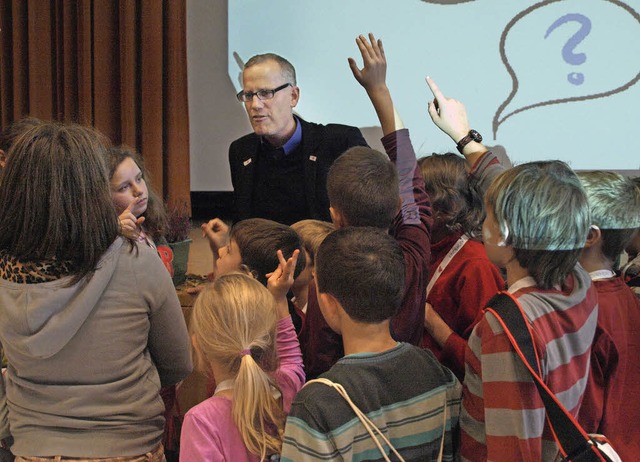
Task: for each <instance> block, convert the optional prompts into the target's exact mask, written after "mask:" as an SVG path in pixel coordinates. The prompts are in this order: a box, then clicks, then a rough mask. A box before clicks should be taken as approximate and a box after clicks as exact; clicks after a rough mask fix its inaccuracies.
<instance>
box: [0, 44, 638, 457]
mask: <svg viewBox="0 0 640 462" xmlns="http://www.w3.org/2000/svg"><path fill="white" fill-rule="evenodd" d="M356 45H357V47H358V49H359V51H360V54H361V57H362V62H363V65H362V67H360V66H359V65H358V64H357V62H356V60H355V59H353V58H349V66H350V68H351V71H352V73H353V76H354V78H355V80H356V81H357V82H358V83H359V84H360V85H361V86H362V87H363V89H364V90H365V91H366V93H367V95H368V97H369V99H370V100H371V103H372V105H373V108H374V110H375V112H376V114H377V116H378V119H379V121H380V126H381V128H382V133H383V138H382V144H383V146H384V149H385V153H381V152H378V151H375V150H373V149H370V148H368V147H360V146H359V147H354V148H351V149H348V150H347V151H346V152H345V153H344V154H342V155H341V156H340V157H339V158H338V159H337V160H336V161H335V162H334V163H333V165H332V166H331V169H330V171H329V174H328V177H327V194H328V197H329V202H330V208H329V213H330V216H331V219H332V222H333V223H326V222H322V221H317V220H303V221H300V222H298V223H295V224H293V225H292V226H287V225H284V224H280V223H277V222H275V221H271V220H267V219H263V218H250V219H245V220H242V221H239V222H237V223H235V224H233V225H232V226H229V225H228V224H227V223H225V222H224V221H223V220H220V219H218V218H214V219H212V220H210V221H208V222H207V223H205V224H203V225H202V233H203V236H204V237H205V238H206V239H207V240H208V242H209V246H210V249H211V252H212V255H213V273H212V275H211V279H212V281H211V282H210V283H209V284H207V285H206V286H205V287H203V288H202V289H201V290H199V291H198V292H199V293H198V294H197V299H196V302H195V306H194V309H193V314H192V317H191V321H190V336H191V346H192V351H193V355H194V360H195V363H196V367H197V368H198V369H200V370H201V371H202V372H204V373H206V374H207V375H208V377H209V379H210V382H209V388H210V394H209V395H210V397H209V398H208V399H206V400H205V401H203V402H202V403H200V404H198V405H196V406H195V407H193V408H191V409H190V410H189V411H188V412H187V413H186V415H185V416H184V422H183V425H182V429H181V435H180V452H179V457H180V460H181V461H183V462H198V461H218V460H233V461H264V460H283V461H301V460H345V461H346V460H352V461H360V460H371V461H374V460H403V461H425V460H434V461H435V460H438V461H440V460H443V461H452V460H459V459H460V460H465V461H484V460H498V461H501V460H526V461H540V460H543V461H553V460H556V459H557V458H558V457H559V456H562V457H564V456H567V454H565V453H563V449H562V448H561V447H559V445H558V442H557V435H556V434H555V433H554V432H553V431H552V430H551V427H550V425H549V423H548V421H547V420H546V418H545V415H546V410H545V404H544V402H543V400H542V399H541V397H540V395H539V392H538V389H537V388H536V386H535V384H534V381H533V380H532V378H531V375H530V374H529V371H528V370H527V368H526V367H525V365H524V363H523V362H522V361H521V360H520V358H519V356H518V354H517V353H516V351H515V349H514V347H513V345H512V343H511V341H510V338H509V333H508V332H506V331H505V329H504V327H503V325H502V324H501V323H500V322H499V321H498V319H497V317H496V316H495V315H494V314H493V313H491V312H488V311H484V308H485V307H486V306H487V304H488V303H489V301H490V299H491V298H492V297H493V296H494V295H495V294H497V293H499V292H501V291H504V290H507V291H508V293H509V294H511V296H512V297H513V299H514V300H515V301H516V303H517V305H518V306H519V308H520V310H521V311H522V313H523V315H524V316H525V318H526V321H527V323H528V328H529V330H530V332H531V334H532V337H533V339H534V348H535V353H536V355H537V358H538V361H539V365H540V370H541V371H542V378H543V380H544V382H545V383H546V385H547V386H548V387H549V388H550V390H551V391H552V392H553V393H554V394H555V396H556V398H557V400H558V402H560V403H561V404H562V405H563V406H564V407H565V408H566V409H567V410H568V411H569V413H570V414H571V415H572V416H573V417H574V418H575V419H576V420H577V421H578V422H579V423H580V424H581V425H582V427H583V428H584V429H585V430H586V431H587V432H589V433H603V434H605V435H607V436H608V437H609V439H610V440H611V441H612V443H613V446H614V447H615V448H616V450H617V451H618V453H619V454H620V456H621V457H622V459H623V460H635V457H640V443H639V441H640V432H639V431H638V429H636V428H635V426H633V425H630V423H632V422H635V421H637V420H638V417H640V405H638V404H637V400H634V399H633V393H634V386H635V385H636V384H637V383H638V382H639V381H640V365H639V364H638V363H636V362H635V361H634V357H635V355H637V354H639V353H640V341H639V337H638V330H639V329H640V298H639V297H638V296H636V295H637V293H636V294H634V292H633V291H632V288H631V287H635V288H636V289H637V286H638V285H639V284H638V282H637V279H638V271H637V268H638V267H639V266H640V264H639V263H638V260H639V259H640V256H638V250H639V248H640V245H638V240H639V239H640V236H639V234H640V233H639V231H638V230H639V229H640V185H639V184H638V182H637V181H636V182H635V183H634V182H633V181H632V180H630V179H628V178H625V177H623V176H621V175H618V174H615V173H611V172H582V173H579V174H576V173H574V172H573V171H572V170H571V169H570V168H569V167H568V166H567V165H566V164H565V163H563V162H560V161H553V160H550V161H536V162H529V163H525V164H521V165H517V166H515V167H510V166H506V165H505V164H504V163H503V162H501V160H500V159H499V157H497V156H496V155H495V154H493V153H491V152H490V151H488V150H487V149H486V148H485V147H484V146H483V145H482V144H481V141H482V140H481V138H479V137H477V136H475V135H474V134H473V130H471V126H470V124H469V121H468V119H467V113H466V110H465V107H464V105H463V104H462V103H460V102H459V101H456V100H454V99H452V98H448V97H446V96H445V95H444V94H443V93H442V91H441V90H440V88H439V87H438V86H437V85H436V83H435V82H434V81H433V80H432V79H430V78H427V86H428V88H429V89H430V90H431V92H432V93H433V96H434V98H433V100H432V101H430V102H429V105H428V113H429V115H430V117H431V119H432V121H433V123H434V124H435V125H436V126H437V127H438V128H440V129H441V130H442V131H443V132H444V133H445V134H446V135H447V136H449V137H450V138H451V139H452V140H453V142H454V143H455V144H457V147H458V150H459V151H460V153H461V154H462V155H461V156H460V155H457V154H451V153H448V154H443V155H436V154H434V155H432V156H428V157H425V158H422V159H419V160H418V159H417V158H416V154H415V151H414V149H413V146H412V144H411V140H410V136H409V131H408V130H407V129H406V128H404V126H403V124H402V121H401V119H400V117H399V114H398V111H397V110H396V108H395V107H394V103H393V100H392V98H391V93H390V90H389V88H388V87H387V84H386V72H387V59H386V56H385V52H384V48H383V45H382V42H381V40H379V39H376V38H375V37H374V36H373V34H369V36H368V37H364V36H359V37H357V38H356ZM0 141H3V143H4V144H3V145H1V146H0V148H1V149H0V167H1V168H2V169H3V170H5V171H3V172H2V176H1V177H0V178H1V181H0V201H1V203H3V204H9V202H12V203H13V206H12V207H4V208H3V209H2V210H0V342H1V343H2V346H3V347H4V350H5V353H6V359H7V365H8V367H7V372H6V378H5V380H4V382H1V383H0V385H2V386H0V391H1V394H0V406H1V408H0V419H1V420H2V421H1V422H0V424H1V425H0V431H1V432H2V434H1V435H0V437H2V438H4V439H3V443H5V442H6V443H7V444H6V446H7V447H9V446H11V444H13V445H12V446H11V449H12V450H13V451H14V453H15V455H16V456H17V458H16V460H18V461H53V460H65V459H66V458H74V459H73V460H100V461H105V462H106V461H112V460H118V461H140V462H142V461H162V460H164V454H163V446H162V444H161V442H163V441H164V444H165V446H166V445H167V444H168V441H169V439H168V435H167V433H165V435H164V439H163V438H162V421H163V419H162V409H161V407H162V406H161V404H160V403H161V402H162V400H161V399H160V396H162V398H163V399H164V404H165V414H164V417H165V419H167V420H170V418H171V414H170V411H171V410H172V409H173V403H174V401H175V384H176V383H177V382H179V381H180V380H181V379H183V378H184V377H185V376H186V374H187V373H188V372H189V371H190V370H191V361H190V359H189V357H188V353H187V350H188V348H187V346H185V345H188V341H189V339H188V335H187V332H186V327H185V324H184V320H183V318H182V315H181V313H180V310H179V305H178V303H177V299H176V297H175V292H174V291H173V287H172V286H171V282H170V279H169V277H168V275H167V272H166V271H161V269H162V264H161V262H160V259H158V258H155V256H154V254H155V253H156V252H155V251H156V248H157V247H158V246H161V245H163V244H164V241H163V231H164V227H165V212H164V208H163V205H162V202H161V201H160V200H159V198H158V197H157V195H156V194H155V193H154V192H153V190H152V188H151V187H149V185H148V184H147V179H148V178H146V172H145V169H144V164H143V161H142V157H141V156H140V155H139V154H138V153H136V152H135V151H134V150H132V149H130V148H127V147H124V146H121V147H114V148H108V147H107V146H106V141H105V140H104V139H102V138H101V137H100V136H99V135H98V134H96V133H95V132H93V131H91V130H90V129H85V128H82V127H77V126H65V125H61V124H49V123H45V122H42V121H39V120H37V119H25V120H23V121H21V122H20V123H19V124H14V126H13V127H12V128H11V130H8V131H7V132H6V133H5V136H4V137H0ZM5 141H6V142H5ZM10 146H11V149H9V147H10ZM69 146H79V148H78V152H71V151H72V149H70V147H69ZM38 149H40V151H38ZM80 155H82V156H84V158H83V159H80ZM47 156H50V157H51V158H52V159H55V160H57V161H58V162H60V165H53V166H52V165H51V164H52V163H53V162H50V160H49V159H48V158H47ZM73 162H76V163H78V164H82V165H76V166H74V165H72V163H73ZM5 163H6V169H5ZM25 169H31V170H32V171H35V172H38V173H39V175H40V176H39V177H38V181H39V182H40V183H41V185H40V186H41V188H40V190H37V191H36V194H33V195H32V194H31V193H30V191H29V187H25V185H24V184H20V183H19V178H21V175H22V176H24V174H25V173H24V171H25ZM65 188H69V190H66V193H67V194H66V195H64V194H62V195H61V193H62V192H65ZM73 188H76V189H78V188H80V189H82V193H81V194H75V193H74V190H73ZM85 189H86V191H85ZM87 191H91V193H89V192H87ZM75 192H78V191H75ZM16 194H17V196H16ZM76 195H77V196H78V197H74V196H76ZM58 196H60V197H58ZM14 197H17V199H14ZM48 204H51V205H50V208H52V210H51V211H48V210H47V205H48ZM104 204H107V205H108V207H105V206H104ZM96 207H102V209H100V210H99V211H98V210H95V208H96ZM105 208H108V209H109V210H105ZM20 210H22V211H20ZM69 210H75V211H76V212H77V213H78V214H82V217H81V218H82V219H80V218H78V219H75V218H73V217H69V222H68V226H62V225H61V224H60V221H61V220H60V218H59V217H58V216H54V215H52V213H58V214H61V213H63V211H67V212H68V211H69ZM45 212H46V213H45ZM36 213H40V214H41V215H42V216H39V217H38V216H36V215H35V214H36ZM86 218H91V219H93V220H100V221H101V224H99V223H95V222H94V223H85V222H86V220H85V219H86ZM16 220H18V221H16ZM65 224H66V223H65ZM16 236H20V239H17V238H16ZM25 236H28V239H26V238H25ZM70 242H79V243H81V244H82V246H81V247H78V248H75V247H70V246H69V243H70ZM625 250H626V251H627V253H628V254H629V261H628V263H626V265H625V266H623V267H622V269H621V273H617V271H619V270H620V268H619V266H620V264H619V263H620V262H619V259H620V255H621V254H622V253H623V252H624V251H625ZM165 263H166V262H165ZM158 268H160V270H159V269H158ZM168 269H169V271H171V270H170V268H168ZM634 271H635V272H634ZM627 283H628V284H627ZM159 286H161V287H159ZM167 287H170V289H171V290H169V289H167ZM129 294H131V300H126V298H127V297H128V296H129ZM50 300H54V302H55V304H56V305H55V307H54V308H50V309H49V308H48V307H49V306H50V304H51V302H50ZM23 311H24V312H23ZM125 321H126V322H125ZM134 329H138V330H137V331H135V332H134ZM168 341H169V342H171V344H170V345H166V342H168ZM117 342H120V346H119V347H118V348H117V349H115V350H113V351H111V350H110V348H112V345H113V344H114V343H117ZM87 355H88V357H89V358H91V363H90V364H86V361H84V359H83V358H84V357H85V356H87ZM118 368H119V369H118ZM0 377H1V376H0ZM305 382H306V384H305ZM119 399H121V401H118V400H119ZM92 400H94V401H92ZM127 406H128V407H127ZM109 409H111V410H112V412H111V413H110V412H109ZM12 440H13V442H12ZM61 456H62V459H60V457H61ZM574 456H575V455H574Z"/></svg>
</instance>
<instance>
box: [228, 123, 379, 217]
mask: <svg viewBox="0 0 640 462" xmlns="http://www.w3.org/2000/svg"><path fill="white" fill-rule="evenodd" d="M298 120H300V123H301V124H302V142H301V148H302V150H303V153H304V155H303V158H304V179H303V181H304V182H305V192H306V198H307V207H308V212H309V213H308V215H309V216H308V218H313V219H317V220H324V221H331V216H330V214H329V199H328V197H327V173H328V171H329V167H331V164H332V163H333V161H334V160H335V159H336V158H338V156H340V154H342V153H343V152H344V151H346V150H347V149H349V148H350V147H353V146H367V142H366V141H365V140H364V138H363V136H362V133H360V130H359V129H358V128H356V127H350V126H348V125H339V124H329V125H321V124H315V123H312V122H306V121H304V120H302V119H300V118H298ZM259 147H260V137H259V136H257V135H256V134H255V133H250V134H249V135H245V136H243V137H242V138H239V139H237V140H235V141H234V142H233V143H231V146H229V166H230V168H231V183H232V184H233V193H234V194H233V195H234V202H235V219H236V221H239V220H244V219H245V218H253V216H254V215H253V210H252V201H251V197H252V191H253V184H254V169H255V166H256V165H257V162H256V156H257V154H258V150H259ZM286 206H287V204H282V207H286Z"/></svg>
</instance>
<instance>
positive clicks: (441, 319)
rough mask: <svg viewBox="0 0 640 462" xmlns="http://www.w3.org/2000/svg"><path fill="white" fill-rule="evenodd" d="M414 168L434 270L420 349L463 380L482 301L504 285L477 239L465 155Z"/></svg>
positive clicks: (427, 160) (431, 159)
mask: <svg viewBox="0 0 640 462" xmlns="http://www.w3.org/2000/svg"><path fill="white" fill-rule="evenodd" d="M418 165H419V166H420V169H421V171H422V176H423V177H424V183H425V189H426V190H427V192H428V193H429V196H430V197H431V205H432V207H433V227H432V231H431V233H432V234H431V236H432V240H431V258H432V262H433V263H432V268H433V272H432V275H431V279H430V281H429V284H428V286H427V304H426V307H425V334H424V337H423V339H422V346H423V348H429V349H430V350H431V351H432V352H433V353H434V354H435V355H436V357H437V358H438V360H440V362H442V363H443V364H444V365H445V366H447V367H448V368H449V369H451V370H452V371H453V372H454V373H455V374H456V375H457V376H458V378H459V379H460V380H462V379H463V378H464V354H465V349H466V346H467V340H468V339H469V336H470V335H471V331H472V330H473V328H474V326H475V325H476V324H477V322H478V321H479V320H480V318H481V316H482V309H483V308H484V306H485V305H486V303H487V302H488V301H489V300H490V299H491V297H493V296H494V295H495V294H496V293H498V291H500V290H503V289H504V286H505V284H504V280H503V278H502V276H501V275H500V271H499V270H498V268H497V267H496V266H495V265H494V264H493V263H491V262H490V261H489V258H488V257H487V252H486V251H485V249H484V247H483V245H482V243H481V242H480V240H479V239H478V236H479V235H480V228H481V224H482V220H483V218H484V211H483V206H482V198H481V197H480V195H479V194H478V193H477V192H476V191H475V189H474V188H473V187H472V186H471V185H470V184H469V181H468V173H467V170H466V161H465V159H464V157H462V156H459V155H457V154H452V153H447V154H433V155H431V156H428V157H423V158H421V159H419V160H418Z"/></svg>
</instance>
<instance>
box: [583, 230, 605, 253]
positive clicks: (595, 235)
mask: <svg viewBox="0 0 640 462" xmlns="http://www.w3.org/2000/svg"><path fill="white" fill-rule="evenodd" d="M601 240H602V231H600V228H598V227H597V226H596V225H591V227H590V228H589V234H587V242H585V244H584V246H585V248H587V249H588V248H591V247H593V246H594V245H596V244H597V243H599V242H600V241H601Z"/></svg>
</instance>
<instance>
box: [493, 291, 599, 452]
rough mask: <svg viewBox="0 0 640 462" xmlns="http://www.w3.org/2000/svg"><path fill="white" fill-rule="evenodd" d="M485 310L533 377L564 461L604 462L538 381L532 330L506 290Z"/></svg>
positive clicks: (554, 398)
mask: <svg viewBox="0 0 640 462" xmlns="http://www.w3.org/2000/svg"><path fill="white" fill-rule="evenodd" d="M485 311H486V312H489V313H491V314H493V315H494V316H495V317H496V319H497V320H498V322H499V323H500V324H501V325H502V328H503V329H504V332H505V334H506V335H507V337H508V338H509V341H510V342H511V345H512V346H513V348H514V350H515V351H516V353H517V354H518V356H519V357H520V359H521V360H522V362H523V363H524V365H525V366H526V368H527V370H528V371H529V373H530V374H531V376H532V377H533V380H534V383H535V385H536V387H537V388H538V392H539V393H540V397H541V398H542V401H543V402H544V407H545V409H546V415H547V422H549V426H550V427H551V432H552V433H553V436H554V438H555V440H556V442H557V443H558V447H559V448H560V451H561V452H562V455H563V456H564V460H584V461H602V462H608V461H609V458H608V457H606V456H605V455H603V454H602V453H601V452H600V451H599V450H598V449H597V446H596V443H595V442H594V441H592V439H591V437H590V436H589V435H587V433H586V432H585V431H584V430H583V429H582V427H581V426H580V424H579V423H578V422H577V421H576V420H575V419H574V417H573V416H572V415H571V414H570V413H569V412H568V411H567V410H566V409H565V407H564V406H563V405H562V403H560V401H558V399H557V398H556V396H555V395H554V393H553V392H552V391H551V390H550V389H549V387H548V386H547V384H546V383H544V381H543V380H542V374H541V373H540V371H541V369H540V359H539V358H538V353H537V351H536V349H535V347H534V343H533V332H532V331H531V326H530V325H529V321H528V319H527V318H526V315H525V314H524V312H523V311H522V307H521V306H520V304H519V303H518V301H517V300H516V299H515V298H514V297H513V296H512V295H511V294H510V293H509V292H500V293H499V294H497V295H496V296H494V297H493V298H492V299H491V300H489V303H488V304H487V308H486V309H485Z"/></svg>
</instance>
